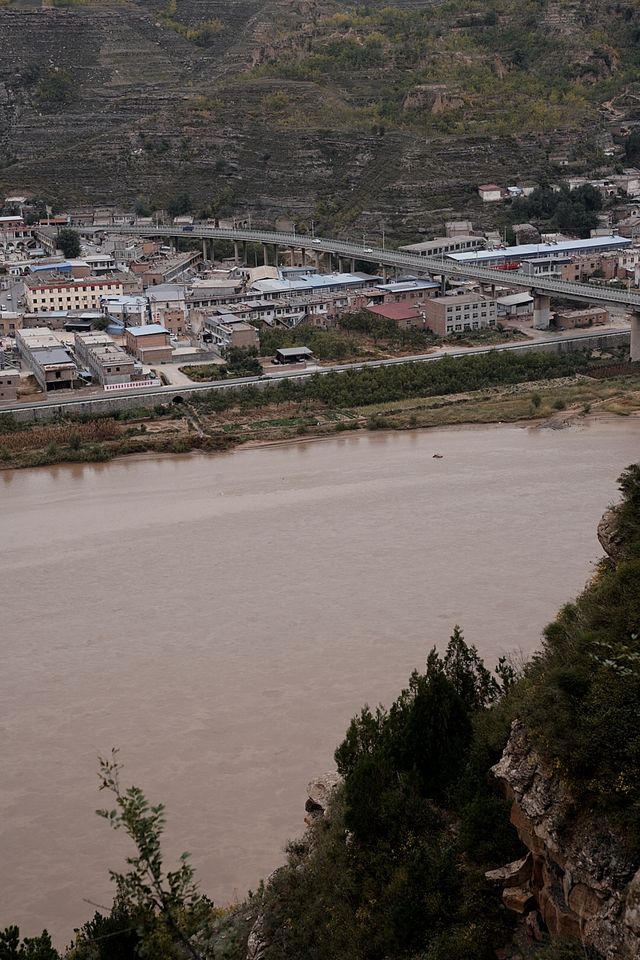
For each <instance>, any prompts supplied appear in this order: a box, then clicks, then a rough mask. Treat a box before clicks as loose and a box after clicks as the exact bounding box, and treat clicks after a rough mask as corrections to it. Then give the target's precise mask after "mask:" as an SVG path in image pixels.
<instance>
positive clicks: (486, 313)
mask: <svg viewBox="0 0 640 960" xmlns="http://www.w3.org/2000/svg"><path fill="white" fill-rule="evenodd" d="M424 312H425V317H426V320H427V326H428V327H429V329H430V330H432V331H433V332H434V333H436V334H438V336H440V337H446V336H449V334H452V333H464V332H465V331H468V330H482V329H483V328H485V327H494V326H495V324H496V301H495V300H489V299H488V298H486V297H482V296H480V295H479V294H476V293H463V294H458V295H456V296H452V297H436V298H435V299H434V300H426V301H425V304H424Z"/></svg>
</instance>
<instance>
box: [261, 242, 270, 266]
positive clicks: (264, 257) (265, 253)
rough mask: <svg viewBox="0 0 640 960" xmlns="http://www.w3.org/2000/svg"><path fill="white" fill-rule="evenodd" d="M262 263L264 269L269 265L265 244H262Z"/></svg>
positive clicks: (267, 250)
mask: <svg viewBox="0 0 640 960" xmlns="http://www.w3.org/2000/svg"><path fill="white" fill-rule="evenodd" d="M262 262H263V263H264V265H265V267H266V266H268V264H269V248H268V246H267V245H266V243H263V244H262Z"/></svg>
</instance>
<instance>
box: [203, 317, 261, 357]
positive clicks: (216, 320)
mask: <svg viewBox="0 0 640 960" xmlns="http://www.w3.org/2000/svg"><path fill="white" fill-rule="evenodd" d="M204 329H205V333H208V334H209V336H210V337H211V342H212V343H213V344H215V345H216V346H217V347H218V349H219V350H221V351H224V350H229V349H230V348H232V347H244V348H247V347H255V348H256V350H257V349H259V347H260V335H259V334H258V331H257V330H256V328H255V327H254V326H252V325H251V324H250V323H247V322H246V321H245V320H243V319H242V317H237V316H235V315H234V314H232V313H226V314H225V313H223V314H213V315H211V316H208V317H205V318H204Z"/></svg>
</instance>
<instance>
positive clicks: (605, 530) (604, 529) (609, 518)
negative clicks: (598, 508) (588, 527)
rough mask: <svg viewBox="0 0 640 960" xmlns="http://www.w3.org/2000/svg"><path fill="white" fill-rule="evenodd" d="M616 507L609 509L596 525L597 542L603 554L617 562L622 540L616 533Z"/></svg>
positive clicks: (617, 510)
mask: <svg viewBox="0 0 640 960" xmlns="http://www.w3.org/2000/svg"><path fill="white" fill-rule="evenodd" d="M618 512H619V508H618V507H609V509H608V510H605V512H604V513H603V515H602V519H601V520H600V523H599V524H598V540H599V541H600V546H601V547H602V549H603V550H604V552H605V553H606V554H607V555H608V556H609V557H611V559H612V560H618V559H619V557H620V554H621V551H622V547H623V538H622V536H621V534H620V533H619V532H618Z"/></svg>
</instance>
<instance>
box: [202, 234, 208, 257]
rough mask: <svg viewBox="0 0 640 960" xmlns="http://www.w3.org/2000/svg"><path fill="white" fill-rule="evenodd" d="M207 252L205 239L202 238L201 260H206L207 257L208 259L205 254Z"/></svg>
mask: <svg viewBox="0 0 640 960" xmlns="http://www.w3.org/2000/svg"><path fill="white" fill-rule="evenodd" d="M207 253H208V250H207V241H206V240H204V239H203V241H202V259H203V260H208V259H209V257H208V256H207Z"/></svg>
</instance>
